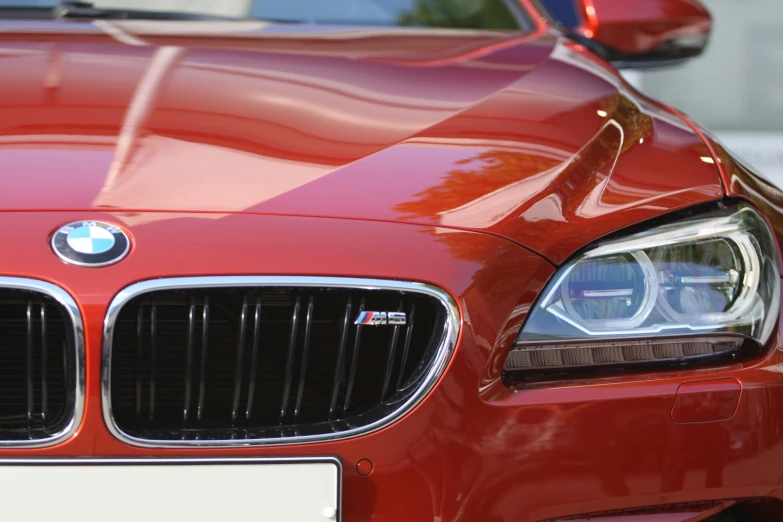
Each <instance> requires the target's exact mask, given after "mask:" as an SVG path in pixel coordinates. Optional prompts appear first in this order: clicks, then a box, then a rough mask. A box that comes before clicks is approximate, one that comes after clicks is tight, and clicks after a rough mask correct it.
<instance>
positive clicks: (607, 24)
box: [538, 0, 712, 68]
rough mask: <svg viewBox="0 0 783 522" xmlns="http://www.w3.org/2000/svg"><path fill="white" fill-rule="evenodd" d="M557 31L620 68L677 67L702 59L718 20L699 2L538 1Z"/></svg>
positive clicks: (627, 0)
mask: <svg viewBox="0 0 783 522" xmlns="http://www.w3.org/2000/svg"><path fill="white" fill-rule="evenodd" d="M538 2H539V5H540V6H541V8H542V12H543V13H544V16H545V17H546V18H548V19H549V20H550V22H554V25H557V26H559V27H560V28H561V29H563V30H565V31H567V32H568V33H569V34H570V35H571V36H572V37H574V38H575V39H577V40H579V41H580V42H581V43H583V44H585V45H587V46H589V47H590V48H591V49H593V50H594V51H596V52H597V53H598V54H600V55H602V56H603V57H604V58H606V59H607V60H609V61H611V62H613V63H614V65H615V66H616V67H618V68H642V67H656V66H661V65H671V64H673V63H678V62H681V61H683V60H685V59H688V58H692V57H694V56H697V55H698V54H701V52H702V51H703V50H704V48H705V47H706V45H707V40H708V38H709V34H710V29H711V26H712V17H711V16H710V13H709V11H707V9H706V8H705V7H704V6H703V5H702V4H701V2H700V1H699V0H538Z"/></svg>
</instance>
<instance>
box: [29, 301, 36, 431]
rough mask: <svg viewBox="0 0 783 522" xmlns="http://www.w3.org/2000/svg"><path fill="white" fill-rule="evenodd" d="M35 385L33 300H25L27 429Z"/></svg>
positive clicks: (31, 421)
mask: <svg viewBox="0 0 783 522" xmlns="http://www.w3.org/2000/svg"><path fill="white" fill-rule="evenodd" d="M34 402H35V385H34V383H33V302H32V301H30V300H28V301H27V429H28V430H29V429H31V428H32V427H33V410H34V408H35V406H34V404H33V403H34Z"/></svg>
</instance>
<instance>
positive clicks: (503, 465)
mask: <svg viewBox="0 0 783 522" xmlns="http://www.w3.org/2000/svg"><path fill="white" fill-rule="evenodd" d="M21 27H22V26H20V25H14V24H10V23H5V25H2V24H0V76H2V78H3V81H2V82H0V167H2V169H3V172H4V175H3V182H4V184H5V186H4V190H3V191H0V208H2V209H3V211H2V212H0V237H1V238H2V240H3V244H6V245H13V249H14V251H13V255H3V256H0V274H3V275H10V276H21V277H34V278H41V279H44V280H47V281H50V282H53V283H56V284H58V285H60V286H62V287H63V288H65V289H67V290H68V291H69V292H70V293H71V295H72V296H73V297H74V299H75V300H76V301H77V302H78V303H79V305H80V308H81V311H82V315H83V317H84V320H85V324H86V341H87V403H86V412H85V416H84V420H83V422H82V424H81V426H80V428H79V430H78V433H77V434H76V435H75V436H74V437H73V438H72V439H71V440H69V441H67V442H65V443H63V444H61V445H59V446H56V447H52V448H46V449H36V450H7V449H4V450H0V456H6V457H7V456H31V457H33V456H34V457H47V456H49V457H51V456H60V457H88V456H92V457H105V456H113V457H118V456H152V457H154V456H162V455H167V456H177V455H179V456H185V455H189V456H194V455H198V456H218V455H234V456H241V455H246V456H250V455H253V456H265V455H336V456H338V457H339V458H341V459H342V461H343V463H344V470H345V477H344V489H343V497H344V498H343V500H344V513H343V520H345V521H346V522H358V521H366V520H375V521H380V522H391V521H397V520H407V521H434V520H440V521H474V520H483V521H487V522H501V521H502V522H506V521H508V522H512V521H513V522H536V521H540V520H547V519H553V518H562V517H574V516H578V515H581V514H584V513H598V512H603V511H617V510H627V509H635V508H644V507H649V506H659V505H672V504H680V503H693V502H698V503H703V502H707V501H709V502H712V501H716V500H718V501H719V500H722V499H733V498H745V497H778V498H782V499H783V479H781V473H780V469H781V463H783V433H781V431H780V429H779V418H780V415H782V414H783V387H782V386H781V384H783V378H781V375H783V370H782V369H783V352H781V351H780V350H779V349H777V348H778V347H779V346H783V345H782V344H781V341H780V340H779V339H778V338H775V341H774V342H773V343H772V344H774V345H775V346H774V347H771V348H775V349H771V350H770V351H769V352H768V353H766V354H765V356H764V357H762V358H760V359H758V360H755V361H749V362H744V363H741V364H734V365H730V366H723V367H717V368H709V369H699V370H690V371H680V372H665V373H654V374H642V375H633V376H623V377H613V378H604V379H600V380H590V381H582V382H571V383H563V384H562V385H560V386H553V387H524V386H521V387H518V388H513V389H512V388H509V387H506V386H504V385H503V383H502V382H500V380H499V370H500V365H501V364H502V361H503V360H504V359H505V354H506V352H507V351H508V348H509V346H510V345H511V343H512V341H513V338H514V335H515V334H516V332H517V331H518V329H519V326H520V325H521V324H522V321H523V320H524V318H525V314H526V313H527V310H528V309H529V308H530V306H531V305H532V303H533V302H534V300H535V299H536V296H537V294H538V292H539V291H540V290H541V288H542V287H543V285H544V284H545V283H546V281H547V280H548V278H550V277H551V275H552V274H553V273H554V271H555V267H554V266H553V265H552V264H551V263H550V261H554V262H556V263H559V262H562V261H563V260H564V259H566V258H567V257H568V256H569V255H571V254H572V253H573V252H574V251H576V250H578V249H579V248H581V247H582V246H584V244H586V243H588V242H590V241H592V240H594V239H597V238H599V237H602V236H603V235H605V234H607V233H610V232H613V231H616V230H620V229H623V228H625V227H627V226H629V225H631V224H634V223H637V222H639V221H641V220H644V219H648V218H651V217H655V216H660V215H662V214H666V213H668V212H671V211H672V210H675V209H678V208H685V207H688V206H691V205H694V204H698V203H702V202H707V201H715V200H718V199H720V198H722V197H723V187H722V186H721V183H720V177H719V174H718V170H717V168H716V164H715V163H714V159H713V156H712V154H711V152H710V149H709V148H708V147H707V146H706V145H705V144H704V142H703V141H702V140H701V139H700V138H699V136H698V135H697V134H696V133H695V132H694V130H693V129H691V128H690V127H689V126H688V125H687V124H686V123H685V122H684V121H683V120H682V119H681V118H679V117H677V116H675V115H673V114H671V113H670V112H667V111H665V110H663V109H660V108H658V107H657V106H655V105H653V104H651V103H649V102H646V101H645V100H643V99H641V98H639V97H638V96H637V95H636V94H635V93H633V92H632V91H630V90H629V89H627V88H626V87H625V85H624V84H623V82H622V81H621V80H620V79H619V78H618V76H617V75H616V73H615V72H614V71H613V70H611V69H610V68H609V66H607V65H606V64H604V63H603V62H601V60H599V59H597V58H595V57H593V56H592V55H590V54H589V53H587V52H586V51H585V50H584V49H582V48H581V47H579V46H577V45H573V44H569V43H566V42H562V41H558V40H557V39H556V38H555V37H554V36H553V35H551V34H549V33H547V32H541V33H538V34H535V35H508V34H500V33H475V32H468V33H455V32H442V31H415V30H399V31H398V30H394V31H370V30H358V29H355V30H350V31H346V30H344V29H334V28H322V29H318V28H309V27H302V28H296V27H295V28H290V27H277V26H271V27H265V28H261V29H253V30H252V31H251V29H248V28H246V29H243V31H245V32H240V33H239V34H233V35H232V34H230V31H229V32H228V33H229V34H219V33H218V32H217V27H213V28H212V29H210V30H209V31H207V33H206V34H204V35H201V36H199V35H184V36H183V35H175V34H173V33H174V32H176V30H177V28H179V30H180V31H181V27H182V26H178V25H177V24H174V25H173V26H172V25H168V24H167V25H155V24H152V25H150V24H142V25H140V26H134V24H121V25H117V26H113V27H114V29H119V30H120V31H121V32H120V33H116V32H115V33H114V36H109V35H108V34H105V33H104V32H101V30H100V29H99V28H98V27H96V26H92V25H85V24H48V23H47V24H29V25H28V26H24V29H25V30H24V31H22V30H21V29H20V28H21ZM134 27H136V29H134ZM231 27H232V28H233V27H236V26H231ZM232 30H233V29H232ZM253 31H255V32H253ZM259 31H260V32H259ZM292 31H300V32H301V34H299V35H294V34H292ZM142 44H151V45H142ZM477 71H478V72H479V73H480V74H479V73H477ZM711 161H712V162H711ZM726 161H727V160H726ZM742 175H744V174H742ZM754 183H755V182H754ZM748 186H750V185H748ZM754 186H755V185H754ZM751 188H752V187H751ZM729 190H731V191H733V192H732V193H737V190H738V189H736V188H734V187H733V186H732V187H730V188H729ZM745 193H746V194H747V195H748V197H750V198H752V199H753V200H754V201H756V200H757V199H758V198H757V196H755V195H753V194H751V190H750V189H747V190H746V192H745ZM768 196H769V197H768V199H766V200H764V201H766V203H763V204H761V203H759V205H760V206H761V208H762V209H763V210H765V211H767V210H768V208H767V207H769V208H772V207H774V206H775V205H777V206H778V207H780V208H783V205H781V204H780V201H781V198H779V197H778V198H777V199H775V198H774V197H773V196H772V195H771V194H769V195H768ZM765 197H766V196H765ZM765 205H766V206H765ZM768 215H770V217H771V218H774V219H775V220H778V221H776V222H775V223H776V226H777V227H778V228H780V224H781V223H783V220H781V219H780V216H776V215H774V214H772V213H770V214H768ZM86 217H89V218H92V219H96V220H104V221H108V222H113V223H117V224H119V225H121V226H124V227H126V228H127V229H128V230H129V231H130V232H131V234H132V235H133V238H134V246H133V250H132V251H131V253H130V254H129V256H128V257H127V258H126V259H125V260H123V261H122V262H121V263H118V264H116V265H113V266H109V267H104V268H98V269H87V268H80V267H76V266H71V265H66V264H64V263H62V262H61V261H60V260H59V259H58V258H57V257H55V256H54V255H53V254H52V252H51V251H50V249H49V246H48V238H49V237H50V234H51V233H52V232H53V231H54V230H56V229H57V228H58V227H59V226H61V225H62V224H64V223H68V222H72V221H76V220H80V219H84V218H86ZM520 245H524V247H523V246H520ZM535 252H538V253H540V254H541V255H538V254H536V253H535ZM217 274H219V275H226V274H250V275H263V274H288V275H308V274H310V275H335V276H351V277H357V276H358V277H376V278H393V279H407V280H414V281H422V282H427V283H431V284H434V285H437V286H439V287H441V288H444V289H445V290H447V291H448V292H449V293H450V294H451V295H453V296H454V298H455V299H456V300H457V302H458V304H459V307H460V312H461V316H462V327H461V333H460V340H459V344H458V348H457V350H456V353H455V354H454V356H453V358H452V360H451V362H450V364H449V367H448V369H447V371H446V373H445V374H444V376H443V377H442V378H441V380H440V382H439V384H438V386H437V387H436V388H435V389H434V390H433V391H432V392H431V394H430V395H429V396H428V397H427V399H426V400H425V401H423V402H422V403H421V404H420V405H419V406H418V407H417V408H416V409H415V410H414V411H413V412H411V413H410V414H409V415H407V416H406V417H404V418H403V419H401V420H399V421H398V422H396V423H395V424H393V425H391V426H389V427H387V428H385V429H383V430H381V431H378V432H375V433H372V434H370V435H366V436H363V437H359V438H356V439H353V440H346V441H339V442H331V443H325V444H313V445H303V446H293V447H285V446H282V447H268V448H231V449H208V450H195V449H189V450H161V449H157V450H151V449H143V448H137V447H131V446H128V445H125V444H122V443H120V442H119V441H117V440H116V439H114V438H113V437H112V436H111V434H110V433H109V432H108V430H107V429H106V427H105V425H104V421H103V418H102V415H101V404H100V401H101V398H100V378H101V376H100V361H101V335H102V323H103V318H104V315H105V312H106V308H107V306H108V304H109V302H110V301H111V299H112V298H113V297H114V295H116V293H117V292H118V291H119V290H120V289H122V288H123V287H125V286H127V285H129V284H131V283H133V282H136V281H139V280H143V279H150V278H156V277H166V276H189V275H217ZM714 379H715V380H722V379H734V380H736V381H737V382H739V383H740V385H741V387H742V394H741V398H740V401H739V404H738V406H737V408H736V413H735V414H734V415H733V416H731V418H728V419H725V420H721V421H716V422H697V423H676V422H673V421H672V418H671V412H672V408H673V405H674V403H675V397H676V395H677V390H678V389H679V388H680V387H681V385H682V384H683V383H686V382H693V381H708V380H714ZM362 459H369V460H371V461H372V464H373V470H372V473H371V474H370V475H369V476H362V475H360V474H359V472H358V471H357V464H358V462H359V461H360V460H362ZM85 494H86V495H87V496H89V492H88V491H87V492H85Z"/></svg>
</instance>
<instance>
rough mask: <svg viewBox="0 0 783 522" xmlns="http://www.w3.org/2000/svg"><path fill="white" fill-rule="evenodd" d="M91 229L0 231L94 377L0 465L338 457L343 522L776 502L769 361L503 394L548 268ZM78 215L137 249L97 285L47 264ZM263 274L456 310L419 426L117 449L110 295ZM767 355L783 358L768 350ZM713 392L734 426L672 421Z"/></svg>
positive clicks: (374, 229)
mask: <svg viewBox="0 0 783 522" xmlns="http://www.w3.org/2000/svg"><path fill="white" fill-rule="evenodd" d="M85 214H87V213H84V212H83V213H73V212H62V213H60V212H51V213H4V214H3V215H2V216H0V230H2V231H3V233H2V234H3V236H4V238H5V242H6V244H14V245H15V250H14V252H13V253H10V254H7V255H5V256H2V258H0V273H2V274H3V275H8V276H16V277H32V278H39V279H44V280H47V281H49V282H52V283H55V284H58V285H60V286H61V287H63V288H64V289H66V290H67V291H68V292H69V293H70V294H71V295H72V296H73V297H74V299H75V300H76V302H77V303H78V304H79V307H80V310H81V314H82V317H83V319H84V322H85V333H86V335H85V338H86V361H87V368H86V371H87V382H86V397H87V400H86V404H85V414H84V419H83V421H82V423H81V426H80V427H79V429H78V430H77V432H76V434H75V435H74V436H73V437H72V438H71V439H69V440H68V441H66V442H64V443H62V444H60V445H57V446H54V447H50V448H41V449H30V450H12V449H2V450H0V458H12V457H13V458H18V457H35V458H54V457H58V458H62V457H98V458H101V457H186V456H190V457H193V456H198V457H265V456H270V457H271V456H275V457H276V456H308V455H328V456H336V457H338V458H339V459H340V460H341V461H342V463H343V469H344V484H343V493H342V496H343V520H345V521H360V520H369V519H372V520H378V521H391V520H413V521H415V520H422V521H424V520H430V521H431V520H443V521H447V520H449V521H450V520H487V521H515V522H520V521H530V522H534V521H540V520H546V519H551V518H560V517H572V516H576V515H579V514H584V513H596V512H605V511H607V510H610V511H611V510H624V509H631V508H641V507H649V506H653V507H654V506H661V505H672V504H682V503H694V502H702V501H715V500H722V499H743V498H772V497H777V498H780V499H781V500H783V472H781V469H783V430H781V429H780V422H779V418H780V417H779V415H780V413H781V412H783V376H782V375H781V372H783V353H782V352H781V351H780V350H778V349H774V350H771V351H770V352H769V353H768V354H767V355H766V356H765V357H764V358H763V359H762V360H757V361H753V362H748V363H741V364H736V365H733V366H730V367H721V368H712V369H701V370H689V371H687V372H685V371H683V372H679V373H678V372H666V373H656V374H648V375H642V376H635V377H625V378H619V377H618V378H612V379H602V380H595V381H590V382H580V383H570V384H568V385H563V386H559V387H542V388H519V389H516V390H512V389H509V388H507V387H506V386H504V385H503V384H502V383H501V382H500V380H499V377H500V368H501V366H502V363H503V360H504V358H505V354H506V352H507V350H508V348H509V346H510V344H511V342H512V341H513V338H514V335H515V334H516V332H517V330H518V329H519V326H520V325H521V323H522V321H523V319H524V317H525V313H526V311H527V310H528V309H529V307H530V306H531V304H532V303H533V301H534V300H535V297H536V295H537V294H538V292H539V291H540V290H541V288H542V287H543V285H544V284H545V282H546V280H547V279H548V278H549V277H550V276H551V275H552V273H553V271H554V268H553V267H552V266H551V265H549V264H548V263H547V262H546V261H544V260H543V259H541V258H540V257H538V256H536V255H534V254H532V253H530V252H528V251H526V250H524V249H523V248H521V247H518V246H516V245H514V244H511V243H509V242H507V241H505V240H502V239H499V238H495V237H491V236H486V235H482V234H477V233H470V232H460V231H455V230H449V229H438V228H430V227H419V226H413V225H398V224H387V223H369V222H363V221H349V220H337V219H325V220H320V219H312V218H294V217H273V216H249V215H231V216H216V215H213V214H190V215H184V216H183V215H172V214H165V213H147V214H120V213H118V214H101V213H89V216H86V215H85ZM85 217H90V218H93V219H101V220H105V221H109V222H116V223H120V224H124V225H125V226H126V227H127V228H128V229H129V230H130V231H131V233H132V235H133V241H134V246H133V249H132V252H131V254H130V255H129V256H128V258H127V259H125V260H124V261H123V262H121V263H118V264H117V265H113V266H109V267H104V268H100V269H89V268H82V267H76V266H71V265H66V264H64V263H62V262H61V261H60V260H59V259H57V258H56V257H55V256H54V254H52V253H51V251H49V247H48V242H47V237H48V236H49V235H50V234H51V233H52V231H54V230H56V229H57V228H58V227H59V226H60V225H61V224H63V223H67V222H71V221H76V220H79V219H84V218H85ZM292 237H296V238H297V241H296V242H295V243H294V242H292V241H291V238H292ZM269 274H274V275H316V274H317V275H333V276H362V277H375V278H389V279H404V280H414V281H421V282H426V283H430V284H433V285H436V286H439V287H441V288H443V289H446V290H447V291H448V292H449V293H451V294H452V296H453V297H454V298H455V299H456V300H457V302H458V304H459V306H460V311H461V315H462V327H461V332H460V340H459V344H458V347H457V350H456V352H455V354H454V356H453V358H452V360H451V362H450V364H449V367H448V368H447V370H446V372H445V374H444V376H443V377H442V378H441V380H440V382H439V383H438V385H437V386H436V388H435V389H434V390H433V391H432V392H431V394H430V395H429V397H428V398H427V399H425V400H424V401H423V402H422V403H421V404H419V405H418V406H417V407H416V409H415V410H414V411H412V412H411V413H409V414H408V415H407V416H405V417H404V418H402V419H401V420H399V421H398V422H396V423H394V424H392V425H390V426H389V427H387V428H385V429H382V430H380V431H377V432H374V433H372V434H369V435H365V436H362V437H359V438H356V439H351V440H344V441H335V442H329V443H323V444H307V445H298V446H278V447H232V448H209V449H181V450H175V449H160V448H141V447H135V446H131V445H127V444H124V443H121V442H120V441H118V440H117V439H115V438H114V437H113V436H112V435H111V433H110V432H109V431H108V429H107V428H106V425H105V423H104V419H103V416H102V412H101V372H100V368H101V346H102V326H103V319H104V317H105V314H106V311H107V307H108V304H109V303H110V302H111V300H112V298H113V297H114V296H115V295H116V294H117V292H118V291H119V290H121V289H122V288H124V287H125V286H127V285H129V284H131V283H134V282H137V281H139V280H143V279H151V278H156V277H172V276H198V275H269ZM776 345H777V346H783V342H781V341H780V340H779V339H778V338H776ZM718 379H732V380H735V381H736V382H737V383H739V386H740V388H741V391H740V397H739V400H738V404H737V406H736V411H735V412H733V414H732V415H731V416H730V417H729V418H725V419H723V420H719V421H709V422H675V421H674V420H673V419H672V407H673V405H674V402H675V396H676V394H677V390H678V388H679V387H680V386H681V385H682V384H683V383H686V382H692V381H707V380H718ZM367 461H369V462H371V472H370V468H369V467H368V465H367ZM368 472H369V474H368ZM87 494H89V493H87Z"/></svg>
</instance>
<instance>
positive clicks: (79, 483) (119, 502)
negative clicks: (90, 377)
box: [0, 458, 341, 522]
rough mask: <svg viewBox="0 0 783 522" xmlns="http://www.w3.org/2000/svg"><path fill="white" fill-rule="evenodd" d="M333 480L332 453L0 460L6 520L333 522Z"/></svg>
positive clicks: (337, 471) (336, 506)
mask: <svg viewBox="0 0 783 522" xmlns="http://www.w3.org/2000/svg"><path fill="white" fill-rule="evenodd" d="M340 481H341V467H340V462H339V461H338V460H337V459H333V458H313V459H308V458H303V459H199V460H196V459H154V460H153V459H150V460H144V459H127V460H126V459H105V460H103V459H102V460H99V459H94V460H92V459H91V460H86V459H85V460H79V459H58V460H28V459H13V460H10V459H9V460H0V502H1V503H2V510H3V517H4V518H6V517H7V519H8V520H27V521H39V520H40V521H46V522H51V520H52V519H53V518H54V519H56V520H57V521H58V522H70V521H74V522H75V521H78V522H98V521H101V522H106V521H107V520H110V521H112V522H125V521H127V522H154V521H161V522H163V521H165V522H171V521H173V520H182V521H186V522H199V521H209V522H221V521H226V520H247V521H256V520H257V521H270V522H287V521H291V522H335V521H339V520H340V518H341V517H340V500H341V498H340V495H341V484H340Z"/></svg>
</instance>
